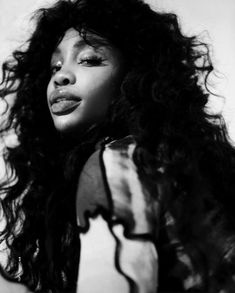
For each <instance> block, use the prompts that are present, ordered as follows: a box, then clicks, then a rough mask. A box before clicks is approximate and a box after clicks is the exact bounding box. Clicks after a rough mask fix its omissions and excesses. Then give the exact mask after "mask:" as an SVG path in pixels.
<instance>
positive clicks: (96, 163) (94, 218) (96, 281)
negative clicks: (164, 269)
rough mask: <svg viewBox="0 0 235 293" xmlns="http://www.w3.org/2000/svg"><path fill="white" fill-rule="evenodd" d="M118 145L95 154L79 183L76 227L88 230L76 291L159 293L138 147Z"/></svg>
mask: <svg viewBox="0 0 235 293" xmlns="http://www.w3.org/2000/svg"><path fill="white" fill-rule="evenodd" d="M117 143H118V147H117ZM117 143H114V144H111V145H107V146H105V148H104V149H103V150H100V151H98V152H96V153H95V154H94V155H92V157H91V158H90V159H89V160H88V162H87V164H86V165H85V167H84V170H83V172H82V173H81V176H80V179H79V185H78V194H77V215H78V225H79V227H81V226H83V225H84V227H86V228H85V229H84V230H81V231H82V232H81V234H80V239H81V258H80V264H79V277H78V291H77V292H79V293H86V292H89V293H99V292H102V293H108V292H113V293H118V292H123V293H127V292H128V293H129V292H130V293H132V292H139V293H156V292H157V286H158V255H157V250H156V245H155V243H154V239H155V238H154V235H153V234H154V233H155V231H153V223H152V222H151V219H152V215H150V214H151V211H152V212H153V210H152V209H149V207H148V205H149V203H148V205H147V200H146V196H147V190H146V189H145V188H144V187H143V186H142V184H141V182H140V181H139V175H138V173H137V168H136V166H135V164H134V163H133V160H132V154H133V150H134V147H135V145H134V144H133V143H132V141H123V142H122V143H120V141H118V142H117ZM86 219H87V222H86ZM86 224H87V225H86Z"/></svg>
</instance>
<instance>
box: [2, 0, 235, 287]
mask: <svg viewBox="0 0 235 293" xmlns="http://www.w3.org/2000/svg"><path fill="white" fill-rule="evenodd" d="M35 19H36V28H35V31H34V33H33V34H32V36H31V38H30V39H29V41H28V47H27V49H26V50H25V51H20V50H18V51H15V52H14V53H13V60H12V61H9V62H6V63H5V64H4V66H3V73H4V74H3V81H2V91H1V94H2V95H4V96H7V95H8V94H12V93H14V94H15V103H14V106H13V107H12V109H11V111H10V117H9V121H8V124H7V125H6V126H5V128H4V129H3V131H7V130H8V129H10V128H13V129H15V131H16V133H17V135H18V140H19V145H18V146H17V147H14V148H8V149H7V150H6V154H5V160H6V164H7V166H8V168H9V170H11V171H12V173H11V178H10V180H8V181H7V182H4V183H3V184H2V192H3V193H5V196H4V197H3V199H2V209H3V213H4V215H5V218H6V227H5V229H4V230H3V232H2V234H1V237H2V239H4V240H5V241H6V243H7V246H8V249H9V257H8V262H7V265H6V266H5V267H3V268H2V273H3V274H4V276H5V277H7V278H8V279H10V280H13V281H18V282H20V283H22V284H25V285H26V286H27V287H28V288H29V289H30V290H31V291H33V292H75V291H76V288H78V289H77V290H78V291H79V292H86V290H88V292H96V293H97V292H100V291H99V290H102V286H101V288H97V287H96V285H94V284H97V282H96V283H94V284H93V283H92V282H93V281H92V280H97V278H98V279H100V278H103V279H102V280H101V281H100V283H101V282H102V283H101V284H102V285H103V284H104V280H107V279H109V280H111V282H112V284H113V289H110V287H109V286H110V284H107V286H106V285H104V286H106V287H103V292H110V291H111V290H112V292H115V290H116V292H183V291H187V290H191V291H197V292H198V291H199V292H222V291H223V292H233V288H234V277H233V275H234V260H233V259H234V248H233V247H234V231H235V228H234V227H235V226H234V220H235V219H234V213H233V206H234V190H235V186H234V180H233V178H234V174H235V163H234V158H235V152H234V148H233V147H232V146H231V144H230V143H229V141H228V138H227V133H226V127H225V125H224V123H223V119H222V117H221V116H220V115H210V114H209V113H208V112H207V109H206V103H207V101H208V96H209V94H210V93H209V92H208V89H207V77H208V75H209V73H210V72H211V71H212V69H213V67H212V64H211V61H210V58H209V53H208V49H207V46H206V45H205V44H203V43H200V42H199V41H198V40H197V38H196V37H186V36H184V35H183V34H182V33H181V31H180V29H179V25H178V22H177V18H176V16H175V15H173V14H165V13H158V12H154V11H152V10H151V9H150V8H149V6H148V5H147V4H144V3H143V2H142V1H140V0H112V1H109V0H76V1H66V0H60V1H58V2H57V3H56V4H55V5H54V6H52V7H50V8H45V9H40V10H39V11H38V12H37V14H36V16H35ZM89 225H90V229H89ZM94 227H96V228H97V227H98V229H100V230H99V231H100V238H101V239H102V237H106V238H105V241H104V242H105V243H104V246H102V245H101V247H100V250H97V251H92V253H91V254H90V255H89V256H87V254H86V252H84V249H85V248H86V245H85V244H84V243H87V242H89V241H88V240H89V237H88V236H89V233H90V232H92V231H94ZM99 227H100V228H99ZM92 235H94V234H92ZM98 236H99V235H98ZM95 237H96V236H95ZM100 238H99V237H98V239H97V237H96V238H95V241H96V244H95V247H96V245H97V246H98V245H99V243H100ZM87 239H88V240H87ZM106 239H107V241H106ZM84 247H85V248H84ZM100 251H101V264H102V260H104V262H103V266H104V267H102V268H101V269H100V270H101V271H102V273H101V272H99V269H96V270H95V276H93V277H94V279H92V276H91V275H89V276H87V271H86V265H87V264H88V263H89V264H90V266H89V268H90V269H92V267H93V268H94V267H95V265H96V261H97V256H99V255H100V254H99V253H100ZM130 252H133V254H132V255H131V257H130ZM84 263H85V265H84ZM133 264H134V265H133ZM106 265H107V267H108V268H109V269H106V268H107V267H105V266H106ZM140 268H141V270H140ZM105 269H106V270H105ZM89 272H90V271H89ZM89 272H88V273H89ZM77 278H78V279H77ZM77 280H78V281H77ZM94 282H95V281H94ZM77 284H78V286H77ZM87 284H91V285H92V286H90V287H89V286H87ZM112 284H111V285H112ZM89 290H90V291H89ZM91 290H92V291H91Z"/></svg>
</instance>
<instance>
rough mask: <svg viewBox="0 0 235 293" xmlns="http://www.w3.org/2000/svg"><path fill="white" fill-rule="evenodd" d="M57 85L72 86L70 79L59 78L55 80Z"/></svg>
mask: <svg viewBox="0 0 235 293" xmlns="http://www.w3.org/2000/svg"><path fill="white" fill-rule="evenodd" d="M55 84H56V85H58V86H59V85H68V84H70V79H69V78H68V77H58V78H56V79H55Z"/></svg>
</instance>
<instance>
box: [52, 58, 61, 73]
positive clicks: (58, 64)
mask: <svg viewBox="0 0 235 293" xmlns="http://www.w3.org/2000/svg"><path fill="white" fill-rule="evenodd" d="M61 67H62V62H61V61H57V62H56V63H54V64H52V65H51V74H52V75H54V74H55V73H56V72H57V71H59V70H60V69H61Z"/></svg>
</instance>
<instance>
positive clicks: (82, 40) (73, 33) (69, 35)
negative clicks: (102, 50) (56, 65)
mask: <svg viewBox="0 0 235 293" xmlns="http://www.w3.org/2000/svg"><path fill="white" fill-rule="evenodd" d="M87 46H90V47H94V48H98V47H111V46H110V44H109V42H108V41H107V40H106V39H105V38H102V37H100V36H98V35H96V34H94V33H90V32H87V33H86V34H85V35H81V33H80V32H78V31H77V30H75V29H74V28H70V29H68V30H67V31H66V32H65V34H64V36H63V38H62V40H61V41H60V43H59V44H58V46H57V47H56V49H55V51H54V54H56V53H60V52H61V50H63V48H66V47H71V48H75V49H82V48H83V47H87Z"/></svg>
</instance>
